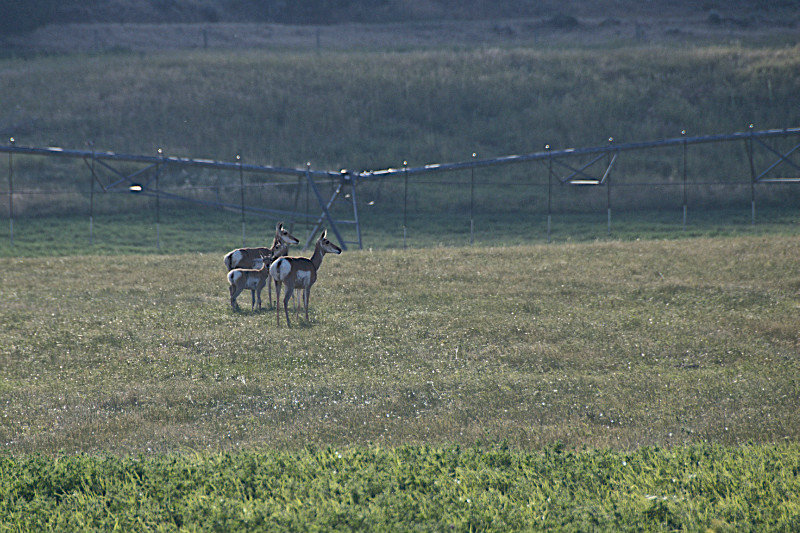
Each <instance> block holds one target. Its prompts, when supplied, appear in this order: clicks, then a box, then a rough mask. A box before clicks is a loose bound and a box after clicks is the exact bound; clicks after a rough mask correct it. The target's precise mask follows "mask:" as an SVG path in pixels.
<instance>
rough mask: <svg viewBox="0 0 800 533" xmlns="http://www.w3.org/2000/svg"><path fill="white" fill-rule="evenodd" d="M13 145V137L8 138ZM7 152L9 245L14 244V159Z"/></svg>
mask: <svg viewBox="0 0 800 533" xmlns="http://www.w3.org/2000/svg"><path fill="white" fill-rule="evenodd" d="M9 141H10V142H11V145H12V146H13V145H14V137H11V139H9ZM13 155H14V154H12V153H11V152H8V234H9V236H10V237H11V246H14V159H13Z"/></svg>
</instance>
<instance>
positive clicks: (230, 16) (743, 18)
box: [0, 0, 797, 35]
mask: <svg viewBox="0 0 800 533" xmlns="http://www.w3.org/2000/svg"><path fill="white" fill-rule="evenodd" d="M796 7H797V4H796V2H794V1H792V0H782V1H779V2H774V1H773V2H748V1H745V0H739V1H732V2H720V1H713V0H709V1H707V2H691V1H688V0H679V1H675V2H637V1H631V0H627V1H614V0H601V1H587V0H569V1H555V0H542V1H536V2H531V1H529V0H502V1H490V0H466V1H464V0H459V1H456V0H378V1H376V0H337V1H335V2H331V1H329V0H303V1H302V2H292V1H279V0H191V1H176V0H65V1H54V0H26V1H24V2H23V1H20V0H0V12H2V13H3V15H4V16H3V17H2V18H0V35H2V34H11V33H25V32H28V31H30V30H32V29H35V28H37V27H39V26H41V25H45V24H65V23H98V22H102V23H108V22H110V23H197V22H202V23H216V22H268V23H280V24H341V23H345V22H367V23H387V22H392V23H396V22H411V21H432V20H482V19H498V18H504V19H514V18H520V17H550V18H551V19H552V20H553V22H554V23H556V24H559V25H561V26H562V27H564V28H567V29H568V28H569V27H573V26H574V25H575V24H576V21H577V17H581V16H590V17H605V18H608V19H609V20H613V17H620V16H631V15H646V16H648V17H655V18H658V17H660V16H663V15H665V14H669V15H680V16H684V17H692V16H697V15H703V16H706V17H708V21H709V22H710V23H712V24H726V23H733V24H738V25H752V24H757V23H759V22H760V21H763V20H764V18H765V17H767V18H771V16H774V14H776V13H790V14H791V10H792V9H793V8H796ZM771 14H772V15H771Z"/></svg>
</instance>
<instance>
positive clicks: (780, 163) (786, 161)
mask: <svg viewBox="0 0 800 533" xmlns="http://www.w3.org/2000/svg"><path fill="white" fill-rule="evenodd" d="M754 141H755V142H754ZM749 143H750V144H749V150H750V156H751V158H752V154H753V151H754V145H758V146H760V147H761V148H763V149H764V150H766V151H767V152H768V154H772V155H773V156H777V159H776V160H775V161H774V162H773V163H772V164H770V165H769V166H767V167H766V169H764V170H763V171H762V172H761V173H759V174H756V169H755V166H753V169H752V178H753V182H754V183H797V182H800V164H799V163H796V162H795V161H794V160H793V159H792V157H793V156H794V154H795V152H797V151H798V150H799V149H800V144H796V145H795V146H794V147H793V148H791V149H790V150H787V151H785V152H784V151H781V150H779V149H777V148H775V147H774V146H771V145H769V144H767V143H766V142H765V141H764V140H763V139H761V138H760V137H753V138H752V139H749ZM786 167H790V168H791V169H793V170H791V171H790V172H792V173H793V174H794V175H784V176H774V173H775V172H778V171H780V170H783V169H785V168H786ZM770 174H773V177H768V176H769V175H770Z"/></svg>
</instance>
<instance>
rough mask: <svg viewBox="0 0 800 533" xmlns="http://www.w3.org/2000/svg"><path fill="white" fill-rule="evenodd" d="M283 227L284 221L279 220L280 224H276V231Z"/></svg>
mask: <svg viewBox="0 0 800 533" xmlns="http://www.w3.org/2000/svg"><path fill="white" fill-rule="evenodd" d="M282 227H283V222H278V224H276V225H275V231H280V230H281V228H282Z"/></svg>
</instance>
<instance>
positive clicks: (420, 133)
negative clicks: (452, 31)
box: [0, 45, 800, 179]
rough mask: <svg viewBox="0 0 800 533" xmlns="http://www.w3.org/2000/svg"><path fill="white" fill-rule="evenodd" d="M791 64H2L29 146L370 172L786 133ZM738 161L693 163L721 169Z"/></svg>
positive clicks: (454, 55)
mask: <svg viewBox="0 0 800 533" xmlns="http://www.w3.org/2000/svg"><path fill="white" fill-rule="evenodd" d="M799 57H800V54H798V53H797V48H796V47H788V48H787V47H783V46H766V45H761V46H752V47H748V46H696V47H690V46H687V47H678V46H674V47H668V46H652V47H624V48H613V47H608V48H602V49H572V50H553V49H536V48H510V49H503V48H490V49H480V48H474V49H459V50H451V49H434V50H413V51H405V52H402V51H396V52H369V51H350V52H324V53H314V52H291V51H271V50H262V51H257V50H256V51H234V52H230V51H229V52H225V51H192V52H185V51H184V52H180V53H176V52H173V53H151V54H145V55H137V54H108V55H91V56H87V55H75V56H70V57H59V58H36V59H29V60H19V59H2V60H0V90H2V93H3V95H4V100H5V101H7V102H10V105H8V106H3V109H1V110H0V124H8V125H11V129H12V133H13V134H14V135H15V136H16V137H17V142H18V143H20V144H26V145H58V146H62V147H65V148H83V147H84V143H85V142H86V141H90V140H91V141H94V143H95V146H96V147H97V148H98V149H100V150H113V151H117V152H122V153H153V154H154V153H155V151H156V148H159V147H161V148H163V149H164V150H165V153H167V154H168V155H181V156H194V157H213V158H218V159H222V160H231V159H232V158H233V156H234V154H236V153H242V155H243V158H244V160H245V161H251V162H259V163H272V164H279V165H287V166H295V167H303V166H304V165H305V163H306V162H307V161H311V162H312V164H313V165H314V167H315V168H325V169H334V170H335V169H339V168H343V167H344V168H351V169H353V168H355V169H359V170H361V169H376V168H386V167H387V166H399V165H401V164H402V161H403V160H407V161H408V162H409V163H410V164H411V165H420V164H425V163H430V162H437V163H438V162H446V161H458V160H464V159H468V158H469V157H470V155H471V153H472V152H477V153H478V154H479V156H481V157H492V156H503V155H508V154H514V153H529V152H534V151H538V150H541V149H542V148H543V147H544V145H545V143H549V144H550V145H551V146H553V147H554V148H559V149H560V148H569V147H580V146H593V145H598V144H603V143H605V142H606V139H607V138H608V137H609V136H614V138H615V139H616V142H630V141H641V140H647V139H655V138H661V137H677V136H679V135H680V132H681V130H682V129H686V131H687V132H689V134H690V135H702V134H714V133H725V132H734V131H742V130H744V129H746V127H747V125H748V124H750V123H755V124H756V127H757V128H764V129H766V128H783V127H787V126H796V125H797V124H800V111H798V109H800V108H799V107H798V106H797V94H798V91H799V90H800V85H798V83H800V79H799V78H798V76H797V75H796V73H797V71H798V69H799V68H800V65H798V61H800V60H799V59H798V58H799ZM739 148H740V147H737V148H736V149H737V150H739ZM742 163H744V161H743V160H741V158H739V159H733V158H731V157H720V158H716V157H715V158H706V159H705V160H702V161H700V162H698V163H697V164H696V165H694V166H693V168H692V170H693V172H694V175H696V176H702V177H703V179H710V178H714V179H718V178H725V179H728V178H730V177H731V176H737V175H741V169H742V168H744V167H742ZM77 166H78V167H80V168H82V164H78V165H77ZM84 170H85V169H84ZM633 170H635V171H636V172H637V173H638V175H639V176H647V175H649V174H652V169H649V168H648V167H647V164H646V163H642V162H640V163H638V164H637V165H635V166H634V169H633ZM65 172H67V171H65ZM744 174H746V173H744ZM677 175H678V169H677V168H675V169H673V177H677Z"/></svg>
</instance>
